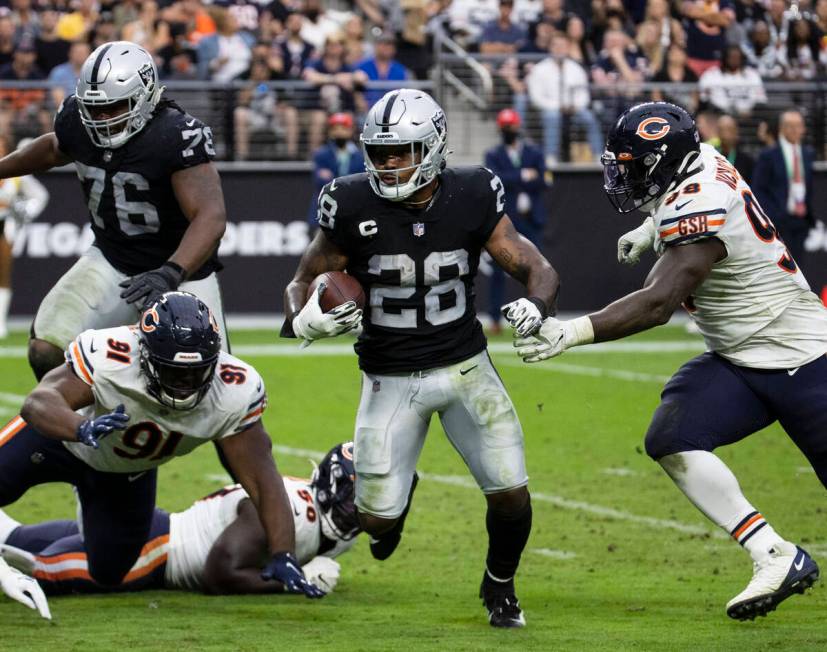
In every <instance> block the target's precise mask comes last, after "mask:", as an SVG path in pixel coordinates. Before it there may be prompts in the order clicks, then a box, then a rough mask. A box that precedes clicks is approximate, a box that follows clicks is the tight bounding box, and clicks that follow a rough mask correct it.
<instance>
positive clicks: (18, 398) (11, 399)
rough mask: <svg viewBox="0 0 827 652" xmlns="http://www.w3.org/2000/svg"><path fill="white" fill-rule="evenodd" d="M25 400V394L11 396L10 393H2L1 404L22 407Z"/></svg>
mask: <svg viewBox="0 0 827 652" xmlns="http://www.w3.org/2000/svg"><path fill="white" fill-rule="evenodd" d="M25 400H26V395H25V394H11V393H9V392H0V403H14V404H15V405H20V404H21V403H22V402H23V401H25Z"/></svg>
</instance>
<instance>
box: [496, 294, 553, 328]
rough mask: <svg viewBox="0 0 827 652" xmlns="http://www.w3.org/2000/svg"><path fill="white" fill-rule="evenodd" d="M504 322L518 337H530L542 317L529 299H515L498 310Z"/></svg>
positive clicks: (538, 326) (538, 325)
mask: <svg viewBox="0 0 827 652" xmlns="http://www.w3.org/2000/svg"><path fill="white" fill-rule="evenodd" d="M500 312H501V313H502V315H503V317H505V320H506V321H507V322H508V324H509V325H510V326H511V327H512V328H513V329H514V332H515V333H516V334H517V335H519V336H520V337H526V336H527V335H531V334H532V333H534V331H536V330H537V329H538V328H540V324H541V323H542V322H543V315H542V313H541V312H540V309H539V308H538V307H537V305H536V304H535V303H534V302H533V301H530V300H529V299H525V298H523V299H517V300H516V301H512V302H511V303H507V304H505V305H504V306H503V307H502V308H500Z"/></svg>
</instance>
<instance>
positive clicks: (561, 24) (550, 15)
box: [528, 0, 567, 52]
mask: <svg viewBox="0 0 827 652" xmlns="http://www.w3.org/2000/svg"><path fill="white" fill-rule="evenodd" d="M566 19H567V16H566V12H565V10H564V9H563V0H543V10H542V12H541V13H540V15H539V16H538V17H537V19H536V20H535V21H534V22H533V23H531V24H530V25H529V26H528V40H529V41H533V40H534V39H535V38H536V37H537V28H538V27H539V26H540V24H545V25H551V26H552V27H553V28H554V29H555V30H556V31H558V32H562V31H564V30H565V29H566ZM545 51H546V52H547V51H548V47H546V50H545Z"/></svg>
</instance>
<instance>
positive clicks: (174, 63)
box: [158, 39, 198, 81]
mask: <svg viewBox="0 0 827 652" xmlns="http://www.w3.org/2000/svg"><path fill="white" fill-rule="evenodd" d="M197 56H198V55H197V54H196V53H195V51H194V50H193V49H192V48H189V47H182V45H181V40H178V39H176V40H174V41H173V43H172V45H171V46H170V47H168V48H164V51H163V55H162V60H163V64H162V67H161V69H160V70H159V71H158V74H159V75H161V78H162V79H170V80H182V81H195V80H196V79H198V66H197V65H196V57H197Z"/></svg>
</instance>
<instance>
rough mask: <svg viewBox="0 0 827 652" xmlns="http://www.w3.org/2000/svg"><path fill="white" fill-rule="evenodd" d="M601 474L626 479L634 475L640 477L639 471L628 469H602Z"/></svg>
mask: <svg viewBox="0 0 827 652" xmlns="http://www.w3.org/2000/svg"><path fill="white" fill-rule="evenodd" d="M600 472H601V473H602V474H603V475H615V476H618V477H621V478H626V477H629V476H633V475H639V474H638V472H637V471H634V470H632V469H627V468H625V467H620V468H611V467H610V468H607V469H600Z"/></svg>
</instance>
